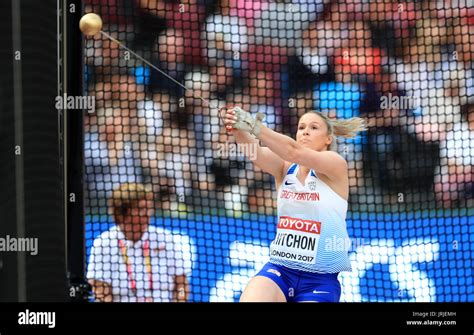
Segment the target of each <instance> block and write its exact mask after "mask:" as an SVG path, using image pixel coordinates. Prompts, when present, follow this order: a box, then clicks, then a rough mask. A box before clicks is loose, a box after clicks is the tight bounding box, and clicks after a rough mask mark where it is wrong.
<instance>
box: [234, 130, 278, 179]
mask: <svg viewBox="0 0 474 335" xmlns="http://www.w3.org/2000/svg"><path fill="white" fill-rule="evenodd" d="M232 133H233V134H234V137H235V140H236V141H237V143H239V144H244V143H245V144H249V145H255V146H256V148H257V150H256V155H255V157H249V158H255V160H253V161H252V162H253V163H254V164H255V165H256V166H258V167H259V168H260V169H262V170H263V171H264V172H267V173H270V174H271V175H272V176H273V177H275V179H276V181H277V182H278V181H280V180H281V179H282V176H283V170H284V165H285V161H284V160H283V159H282V158H281V157H279V156H278V155H276V154H275V153H274V152H272V150H270V149H269V148H265V147H261V146H260V144H259V141H258V140H257V139H255V138H254V137H253V136H252V135H250V134H249V133H248V132H246V131H241V130H238V129H233V130H232ZM246 152H249V151H248V150H247V151H246Z"/></svg>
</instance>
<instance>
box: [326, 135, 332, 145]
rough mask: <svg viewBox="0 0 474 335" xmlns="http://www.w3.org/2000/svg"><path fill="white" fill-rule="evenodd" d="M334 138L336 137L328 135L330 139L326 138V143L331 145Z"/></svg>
mask: <svg viewBox="0 0 474 335" xmlns="http://www.w3.org/2000/svg"><path fill="white" fill-rule="evenodd" d="M333 140H334V137H333V136H332V135H328V139H327V140H326V145H327V146H328V147H329V146H330V145H331V143H332V141H333Z"/></svg>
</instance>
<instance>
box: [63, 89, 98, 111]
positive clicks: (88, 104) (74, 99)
mask: <svg viewBox="0 0 474 335" xmlns="http://www.w3.org/2000/svg"><path fill="white" fill-rule="evenodd" d="M55 102H56V104H55V108H56V109H58V110H59V109H85V110H87V112H88V113H90V114H92V113H95V96H93V95H78V96H73V95H67V94H64V95H63V96H61V95H58V96H57V97H56V99H55Z"/></svg>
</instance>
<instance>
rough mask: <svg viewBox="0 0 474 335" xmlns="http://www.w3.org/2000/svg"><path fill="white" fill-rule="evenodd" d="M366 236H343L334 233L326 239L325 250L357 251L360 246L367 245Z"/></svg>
mask: <svg viewBox="0 0 474 335" xmlns="http://www.w3.org/2000/svg"><path fill="white" fill-rule="evenodd" d="M367 244H368V243H367V242H366V241H365V238H352V239H351V238H348V237H346V238H343V237H338V236H337V235H332V236H329V237H326V238H325V239H324V249H325V251H344V252H345V251H355V250H357V249H358V248H359V247H361V246H364V245H367Z"/></svg>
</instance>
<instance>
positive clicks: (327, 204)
mask: <svg viewBox="0 0 474 335" xmlns="http://www.w3.org/2000/svg"><path fill="white" fill-rule="evenodd" d="M298 169H299V166H298V165H297V164H292V165H291V166H290V168H289V169H288V172H287V174H286V176H285V178H284V179H283V182H282V184H281V186H280V189H279V190H278V201H277V203H278V225H277V233H276V236H275V239H274V240H273V242H272V243H271V245H270V262H271V263H274V264H278V265H282V266H286V267H288V268H291V269H297V270H303V271H308V272H316V273H337V272H341V271H351V270H352V269H351V264H350V260H349V255H348V252H349V250H350V239H349V237H348V234H347V228H346V213H347V201H346V200H345V199H343V198H341V196H339V195H338V194H337V193H336V192H335V191H334V190H333V189H331V188H330V187H329V186H328V185H327V184H326V183H324V182H323V181H322V180H321V179H319V178H318V177H317V175H316V173H315V172H314V171H313V170H310V172H309V174H308V176H307V178H306V180H305V184H304V185H302V184H301V182H300V181H299V180H298V178H297V177H296V176H297V173H298Z"/></svg>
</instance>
